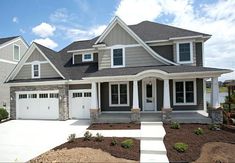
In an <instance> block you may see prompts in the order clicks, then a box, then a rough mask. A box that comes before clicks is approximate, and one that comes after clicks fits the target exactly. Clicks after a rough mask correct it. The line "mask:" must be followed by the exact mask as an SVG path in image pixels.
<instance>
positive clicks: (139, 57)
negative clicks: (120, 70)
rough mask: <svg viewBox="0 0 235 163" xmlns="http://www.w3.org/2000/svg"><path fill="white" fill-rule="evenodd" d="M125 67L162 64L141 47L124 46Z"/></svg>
mask: <svg viewBox="0 0 235 163" xmlns="http://www.w3.org/2000/svg"><path fill="white" fill-rule="evenodd" d="M125 56H126V58H125V60H126V67H136V66H152V65H163V63H161V62H160V61H158V60H157V59H155V58H153V56H151V55H150V54H149V53H148V52H147V51H146V50H145V49H144V48H143V47H130V48H125Z"/></svg>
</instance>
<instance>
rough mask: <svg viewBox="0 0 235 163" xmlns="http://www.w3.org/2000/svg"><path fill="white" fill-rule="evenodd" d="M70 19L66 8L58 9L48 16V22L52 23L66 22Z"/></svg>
mask: <svg viewBox="0 0 235 163" xmlns="http://www.w3.org/2000/svg"><path fill="white" fill-rule="evenodd" d="M69 19H70V16H69V13H68V10H67V9H66V8H59V9H57V10H56V11H55V12H54V13H52V14H51V15H50V20H51V21H53V22H67V21H68V20H69Z"/></svg>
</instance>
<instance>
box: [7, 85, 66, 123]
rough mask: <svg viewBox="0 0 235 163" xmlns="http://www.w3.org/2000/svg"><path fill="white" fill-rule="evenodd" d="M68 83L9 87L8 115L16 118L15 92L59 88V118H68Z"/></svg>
mask: <svg viewBox="0 0 235 163" xmlns="http://www.w3.org/2000/svg"><path fill="white" fill-rule="evenodd" d="M68 88H69V87H68V85H42V86H17V87H11V88H10V97H11V101H10V117H11V119H16V92H18V91H50V90H59V120H67V119H69V107H68V106H69V105H68V103H69V95H68Z"/></svg>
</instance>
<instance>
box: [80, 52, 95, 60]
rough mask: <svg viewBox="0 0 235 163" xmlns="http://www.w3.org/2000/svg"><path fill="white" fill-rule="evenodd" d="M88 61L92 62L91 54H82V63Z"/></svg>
mask: <svg viewBox="0 0 235 163" xmlns="http://www.w3.org/2000/svg"><path fill="white" fill-rule="evenodd" d="M90 61H93V54H92V53H85V54H82V62H90Z"/></svg>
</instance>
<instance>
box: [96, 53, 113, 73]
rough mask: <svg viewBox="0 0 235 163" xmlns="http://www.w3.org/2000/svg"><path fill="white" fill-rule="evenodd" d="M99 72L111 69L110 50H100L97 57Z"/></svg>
mask: <svg viewBox="0 0 235 163" xmlns="http://www.w3.org/2000/svg"><path fill="white" fill-rule="evenodd" d="M98 60H99V70H101V69H104V68H110V67H111V50H110V49H105V50H100V51H99V55H98Z"/></svg>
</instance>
